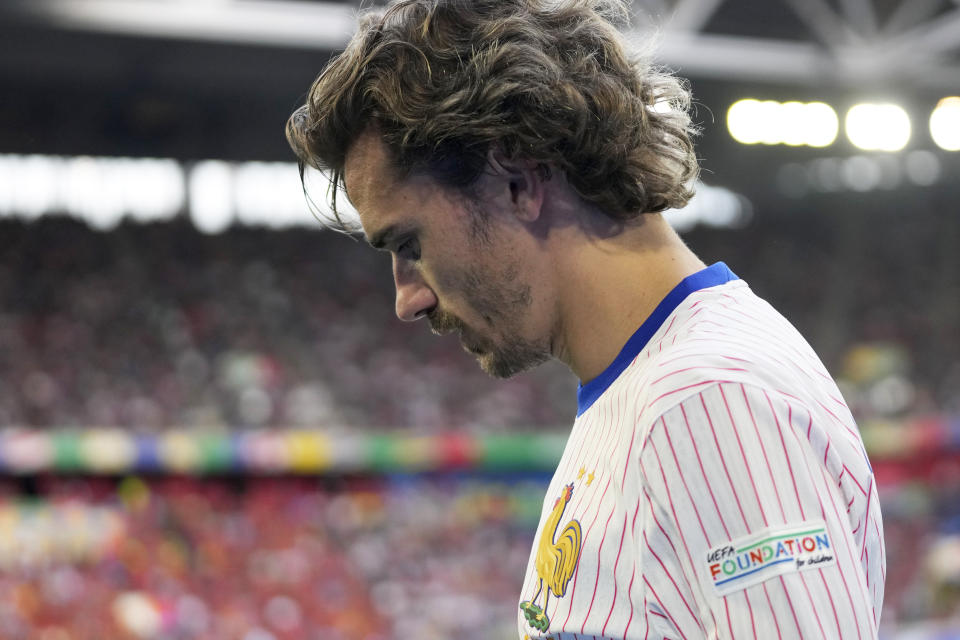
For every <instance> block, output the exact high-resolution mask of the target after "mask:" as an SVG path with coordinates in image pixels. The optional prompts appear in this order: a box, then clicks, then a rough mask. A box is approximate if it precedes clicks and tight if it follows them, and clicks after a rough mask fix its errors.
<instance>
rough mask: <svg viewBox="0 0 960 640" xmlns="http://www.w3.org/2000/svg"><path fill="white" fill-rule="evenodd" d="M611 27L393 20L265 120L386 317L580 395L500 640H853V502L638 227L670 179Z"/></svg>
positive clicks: (837, 421) (759, 315)
mask: <svg viewBox="0 0 960 640" xmlns="http://www.w3.org/2000/svg"><path fill="white" fill-rule="evenodd" d="M624 15H625V10H624V7H623V6H622V5H621V4H620V3H618V2H615V1H614V0H566V1H558V0H401V1H399V2H396V3H394V4H392V5H391V6H390V7H389V8H387V9H386V10H385V11H377V12H371V13H368V14H367V15H366V16H365V17H364V18H363V19H362V20H361V22H360V28H359V30H358V32H357V34H356V35H355V36H354V37H353V39H352V40H351V42H350V44H349V45H348V47H347V48H346V50H345V51H344V53H343V54H342V55H340V56H339V57H337V58H335V59H334V60H333V61H332V62H331V63H330V65H329V66H328V67H327V68H326V69H325V70H324V72H323V73H322V74H321V76H320V77H319V78H318V79H317V81H316V82H315V84H314V85H313V87H312V89H311V91H310V94H309V96H308V99H307V104H306V105H304V106H303V107H302V108H301V109H299V110H298V111H297V112H296V113H294V114H293V116H292V117H291V118H290V121H289V122H288V127H287V136H288V139H289V141H290V143H291V145H292V146H293V148H294V150H295V151H296V152H297V154H298V156H299V157H300V159H301V161H302V162H303V163H306V164H309V165H311V166H314V167H316V168H319V169H322V170H325V171H327V172H329V173H330V175H331V178H332V181H333V186H334V189H333V191H332V193H333V198H332V200H333V202H332V204H333V206H334V211H335V212H336V189H337V188H343V189H345V192H346V194H347V195H348V197H349V199H350V201H351V202H352V203H353V204H354V205H355V207H356V209H357V211H358V212H359V215H360V221H361V224H362V226H363V231H364V233H365V235H366V237H367V239H368V241H369V242H370V244H371V245H372V246H374V247H375V248H377V249H383V250H386V251H389V252H390V253H391V255H392V257H393V273H394V280H395V284H396V290H397V297H396V312H397V315H398V316H399V317H400V318H401V319H403V320H416V319H418V318H422V317H426V318H427V319H428V320H429V321H430V324H431V327H432V328H433V330H434V331H436V332H437V333H446V332H456V333H458V334H459V336H460V339H461V341H462V343H463V346H464V348H465V349H466V350H467V351H469V352H471V353H473V354H474V355H475V356H476V358H477V359H478V360H479V362H480V365H481V367H483V369H484V370H486V371H487V372H489V373H490V374H492V375H495V376H501V377H508V376H511V375H513V374H515V373H517V372H519V371H522V370H524V369H527V368H529V367H532V366H535V365H537V364H539V363H541V362H543V361H545V360H547V359H549V358H559V359H560V360H561V361H563V362H564V363H566V364H567V365H568V366H569V367H570V369H571V370H572V371H573V372H574V374H576V375H577V376H578V377H579V379H580V380H581V381H582V382H581V385H580V388H579V391H578V401H579V411H578V415H577V418H576V420H575V422H574V425H573V429H572V432H571V435H570V438H569V441H568V444H567V447H566V450H565V452H564V454H563V457H562V459H561V461H560V463H559V466H558V468H557V471H556V474H555V476H554V478H553V481H552V483H551V485H550V488H549V491H548V493H547V496H546V501H545V504H544V510H543V515H542V518H541V523H540V527H539V530H538V532H537V538H536V540H537V541H536V543H535V545H534V548H533V551H532V553H531V558H530V563H529V565H528V568H527V574H526V579H525V582H524V585H523V591H522V594H521V596H520V604H519V607H518V610H517V617H518V625H519V634H520V637H521V638H555V639H557V640H559V639H561V638H563V639H573V638H582V637H592V638H717V637H719V638H875V637H876V636H877V624H878V620H879V616H880V608H881V601H882V596H883V580H884V563H885V561H884V548H883V534H882V528H881V520H880V510H879V507H878V502H877V493H876V487H875V484H874V481H873V475H872V471H871V468H870V465H869V463H868V461H867V458H866V454H865V453H864V450H863V444H862V442H861V439H860V436H859V434H858V431H857V429H856V425H855V424H854V421H853V418H852V417H851V415H850V412H849V411H848V409H847V407H846V405H845V404H844V402H843V400H842V399H841V397H840V393H839V391H838V390H837V388H836V385H835V384H834V382H833V381H832V380H831V378H830V376H829V374H828V373H827V372H826V370H825V369H824V367H823V365H822V364H821V363H820V361H819V360H818V358H817V357H816V355H815V354H814V353H813V351H812V350H811V349H810V347H809V346H808V345H807V344H806V342H805V341H804V340H803V339H802V338H801V337H800V336H799V334H798V333H797V332H796V331H795V330H794V329H793V327H791V326H790V324H789V323H788V322H787V321H786V320H785V319H784V318H783V317H782V316H780V315H779V314H777V313H776V312H775V311H774V310H773V309H772V308H770V307H769V305H767V304H766V303H765V302H763V301H762V300H760V299H758V298H757V297H756V296H755V295H754V294H753V293H752V292H751V291H750V289H749V288H748V286H747V285H746V284H745V283H744V282H743V281H741V280H739V279H737V277H736V276H735V275H734V274H733V273H732V272H731V271H730V270H729V269H728V268H727V267H726V266H725V265H723V264H722V263H718V264H715V265H713V266H711V267H706V266H705V265H704V264H703V263H701V261H700V260H699V259H698V258H697V257H696V256H695V255H694V254H693V253H692V252H691V251H690V250H689V249H688V248H687V247H686V246H684V244H683V242H682V241H681V240H680V239H679V238H678V236H677V235H676V234H675V233H674V232H673V231H672V229H671V228H670V226H669V225H668V224H667V223H666V222H665V221H664V219H663V218H662V216H661V215H660V213H659V212H660V211H662V210H664V209H666V208H671V207H673V208H676V207H682V206H683V205H684V204H686V202H687V200H688V199H689V197H690V196H691V193H690V189H689V186H690V184H691V183H692V181H693V179H694V178H695V176H696V173H697V165H696V159H695V156H694V153H693V148H692V145H691V142H690V136H691V126H690V120H689V117H688V114H687V107H688V105H689V95H688V93H687V91H686V89H685V87H684V85H683V84H682V83H680V82H678V81H677V80H676V79H675V78H673V77H671V76H669V75H666V74H663V73H661V72H659V71H657V70H655V69H653V68H651V67H650V66H649V65H648V64H647V63H646V62H644V61H643V60H642V59H641V58H638V57H635V56H632V55H631V54H630V53H628V52H627V50H626V47H625V44H624V41H623V38H622V36H621V35H620V33H619V32H618V31H617V30H616V28H615V27H614V26H612V24H611V21H615V20H620V19H623V18H624Z"/></svg>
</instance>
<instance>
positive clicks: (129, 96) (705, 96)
mask: <svg viewBox="0 0 960 640" xmlns="http://www.w3.org/2000/svg"><path fill="white" fill-rule="evenodd" d="M361 4H362V5H363V6H370V5H371V4H373V3H371V2H369V1H368V0H364V2H362V3H361V2H357V1H356V0H351V1H335V0H324V1H314V0H190V1H187V0H5V1H4V2H2V3H0V42H2V43H3V44H2V45H0V47H2V49H3V55H0V86H2V87H3V91H4V100H2V101H0V121H2V122H4V123H5V125H4V126H3V127H0V153H3V152H6V153H43V154H64V155H81V154H93V155H114V156H134V157H145V156H150V157H172V158H179V159H183V160H192V159H198V160H199V159H208V158H218V159H225V160H291V159H292V156H291V154H290V151H289V149H288V148H287V146H286V143H285V141H284V139H283V124H284V122H285V120H286V117H287V116H288V115H289V113H290V112H291V111H292V110H293V109H294V108H295V107H296V106H297V105H298V103H300V102H301V101H302V98H303V96H304V93H305V91H306V89H307V87H309V85H310V83H311V82H312V80H313V79H314V77H315V76H316V75H317V73H318V72H319V70H320V69H321V68H322V66H323V64H324V62H325V61H326V60H327V58H328V57H329V56H330V55H331V54H332V53H334V52H335V51H337V50H338V49H340V48H342V46H343V45H344V44H345V43H346V41H347V39H348V38H349V36H350V34H351V31H352V29H353V25H354V22H355V15H356V12H357V10H358V8H359V7H360V5H361ZM632 12H633V17H634V19H633V26H632V33H633V35H634V37H635V40H636V41H637V42H640V43H643V42H647V41H650V42H654V43H655V51H656V52H657V53H656V55H657V57H658V59H659V60H660V61H661V62H662V63H664V64H665V65H667V66H669V67H671V68H673V69H675V70H676V71H677V72H678V73H679V74H680V75H682V76H686V77H689V78H691V79H692V81H693V87H694V92H695V96H696V99H697V108H698V113H697V118H698V120H699V121H701V122H702V123H703V130H704V133H703V136H702V139H701V141H700V144H699V148H700V153H701V155H702V156H703V157H704V158H706V161H705V163H704V166H705V169H706V170H707V178H708V180H711V179H712V182H713V183H714V184H720V185H722V186H728V187H730V188H732V189H734V190H737V191H740V192H742V193H747V195H748V196H750V197H751V198H753V197H759V198H761V199H762V198H763V197H769V198H770V199H771V200H772V199H774V198H782V196H783V193H782V192H780V191H778V190H777V188H776V182H777V175H778V174H777V172H778V171H779V170H780V169H781V168H782V167H783V166H784V165H785V164H791V163H792V164H793V165H797V164H798V163H800V164H803V163H810V162H815V161H816V160H817V159H818V158H819V159H827V160H831V159H839V160H840V161H842V160H843V159H844V158H848V157H849V156H851V155H854V154H858V153H859V151H858V150H857V149H856V148H855V147H854V146H853V145H850V144H846V142H845V141H844V140H838V141H837V144H835V145H834V146H833V147H831V149H829V150H811V149H793V148H791V149H787V148H785V147H782V146H781V147H767V148H763V147H754V148H751V149H749V150H745V149H744V148H743V147H742V146H741V145H739V144H737V143H734V142H733V141H732V140H731V138H730V137H729V135H728V134H727V131H726V129H725V126H724V117H725V113H726V109H727V108H728V107H729V106H730V105H731V104H732V103H733V102H734V101H736V100H738V99H740V98H745V97H755V98H760V99H774V100H781V101H788V100H799V101H814V100H817V101H824V102H828V103H831V104H832V105H833V106H835V107H836V108H837V110H838V111H839V110H842V109H846V108H848V107H850V106H851V105H852V104H855V103H857V102H862V101H864V100H867V101H869V100H876V101H885V102H898V103H900V104H902V105H904V107H905V108H906V109H907V110H908V111H910V110H913V111H914V116H915V119H914V121H915V127H914V129H915V131H914V133H915V135H914V137H913V140H912V141H911V146H909V147H908V148H907V150H906V151H907V152H909V151H911V150H916V149H921V150H927V149H932V150H933V151H934V152H935V153H937V154H939V155H940V156H941V157H942V158H944V159H943V160H942V162H943V163H944V167H943V168H942V171H941V173H942V174H944V175H949V174H950V172H951V171H954V170H955V169H956V168H957V167H956V165H957V164H960V160H957V155H958V154H956V153H953V154H946V155H944V154H940V152H939V151H936V149H935V147H934V146H933V144H932V141H930V140H929V136H927V135H926V133H924V132H923V131H922V130H921V129H923V128H925V126H926V119H927V118H928V116H929V114H930V112H931V110H932V108H933V107H934V106H935V105H936V104H937V102H938V100H940V99H941V98H943V97H945V96H947V95H950V94H956V93H957V91H958V87H960V0H764V1H759V2H758V1H754V0H633V2H632ZM711 172H712V173H711ZM713 178H715V179H713ZM938 188H939V189H941V191H946V190H953V193H954V195H956V193H955V192H956V191H957V189H958V187H956V186H951V185H947V184H941V185H940V186H939V187H938Z"/></svg>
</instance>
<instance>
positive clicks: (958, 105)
mask: <svg viewBox="0 0 960 640" xmlns="http://www.w3.org/2000/svg"><path fill="white" fill-rule="evenodd" d="M930 137H931V138H933V141H934V142H936V143H937V146H938V147H940V148H941V149H943V150H944V151H960V97H957V96H951V97H949V98H944V99H943V100H941V101H940V102H939V103H937V107H936V108H935V109H934V110H933V113H931V114H930Z"/></svg>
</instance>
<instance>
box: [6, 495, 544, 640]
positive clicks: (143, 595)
mask: <svg viewBox="0 0 960 640" xmlns="http://www.w3.org/2000/svg"><path fill="white" fill-rule="evenodd" d="M339 484H340V485H341V486H340V487H339V488H337V487H334V488H324V487H323V486H321V485H322V483H320V482H319V481H316V480H313V481H307V480H297V479H268V478H259V479H240V480H236V481H229V480H210V479H205V480H192V479H184V478H179V479H178V478H166V479H153V480H149V481H147V482H144V481H143V480H141V479H138V478H127V479H125V480H123V481H121V482H119V483H117V484H116V486H115V487H114V486H112V485H113V483H112V482H109V481H106V480H102V479H99V480H98V479H72V480H71V479H47V480H44V481H43V482H41V483H40V485H41V486H40V487H39V491H40V497H41V498H42V499H41V500H40V501H33V502H24V501H22V500H17V499H15V498H12V497H8V498H5V499H3V500H2V501H0V564H2V569H3V570H2V572H0V603H2V604H0V636H2V637H3V638H7V639H9V640H20V639H24V640H26V639H28V638H29V639H34V638H55V639H58V640H102V639H103V638H123V639H126V638H131V639H132V638H155V639H177V640H192V639H222V638H237V639H241V640H269V639H273V640H292V639H294V638H296V639H305V640H312V639H317V640H340V639H342V640H386V639H387V638H418V639H420V640H431V639H436V640H446V639H447V638H452V637H457V638H465V639H468V640H487V639H489V638H494V637H508V636H510V635H512V634H513V633H514V628H515V624H516V623H515V619H514V609H515V606H516V602H515V600H516V594H517V593H519V589H520V581H521V580H522V567H523V566H524V565H525V563H526V560H527V555H528V553H529V548H530V543H531V540H532V531H533V528H534V526H535V523H534V522H532V521H531V519H534V520H535V519H536V518H537V517H539V507H540V499H541V497H542V494H543V491H544V489H545V481H543V480H535V481H529V480H528V481H521V482H513V483H506V482H496V481H480V480H469V479H466V480H464V479H461V480H458V479H455V478H445V479H443V480H442V481H436V480H430V479H426V478H421V479H406V480H399V481H394V482H390V481H386V480H380V481H370V480H367V481H362V482H361V481H358V482H355V483H353V484H350V483H344V482H340V483H339ZM6 489H7V491H5V493H14V494H15V493H17V492H18V491H19V489H18V488H16V487H15V486H12V484H11V483H9V482H8V484H7V487H6ZM105 523H107V524H106V525H105ZM41 547H42V548H41ZM26 550H31V551H32V552H30V553H24V551H26Z"/></svg>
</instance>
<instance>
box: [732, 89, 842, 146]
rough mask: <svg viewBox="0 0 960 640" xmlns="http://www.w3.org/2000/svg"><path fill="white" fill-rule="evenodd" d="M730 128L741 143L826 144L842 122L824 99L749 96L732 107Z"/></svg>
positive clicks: (835, 135) (835, 134) (831, 140)
mask: <svg viewBox="0 0 960 640" xmlns="http://www.w3.org/2000/svg"><path fill="white" fill-rule="evenodd" d="M727 127H728V128H729V130H730V135H731V136H732V137H733V139H734V140H736V141H737V142H740V143H742V144H786V145H789V146H801V145H807V146H811V147H825V146H828V145H830V144H832V143H833V141H834V140H835V139H836V137H837V131H838V130H839V128H840V124H839V120H838V118H837V113H836V111H834V110H833V108H832V107H830V105H827V104H824V103H823V102H797V101H789V102H784V103H780V102H777V101H775V100H763V101H760V100H754V99H750V98H748V99H744V100H738V101H737V102H735V103H733V105H731V106H730V109H729V111H728V112H727Z"/></svg>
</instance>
